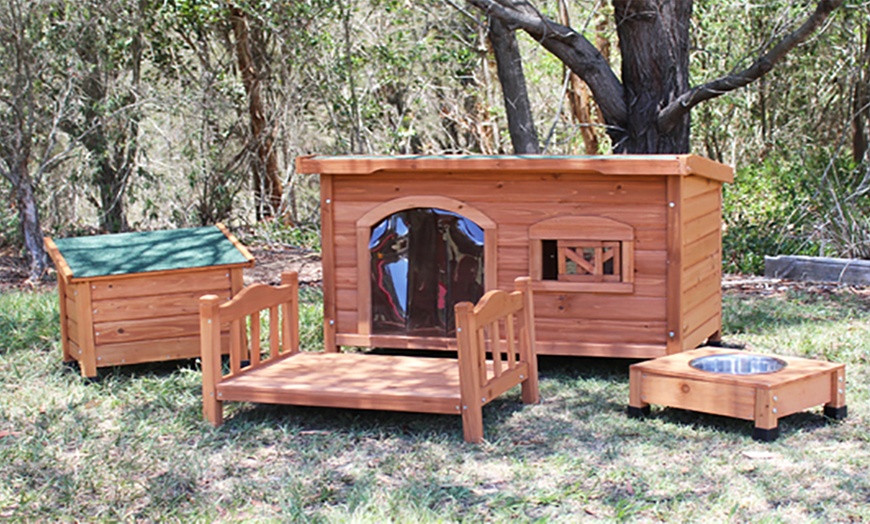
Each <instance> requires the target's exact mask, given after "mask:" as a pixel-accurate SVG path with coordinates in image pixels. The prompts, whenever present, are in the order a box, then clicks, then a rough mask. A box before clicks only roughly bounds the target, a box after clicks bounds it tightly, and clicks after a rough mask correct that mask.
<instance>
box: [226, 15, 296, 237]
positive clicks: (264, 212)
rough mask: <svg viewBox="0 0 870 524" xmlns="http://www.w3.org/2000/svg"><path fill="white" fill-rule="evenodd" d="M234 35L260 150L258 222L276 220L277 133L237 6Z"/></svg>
mask: <svg viewBox="0 0 870 524" xmlns="http://www.w3.org/2000/svg"><path fill="white" fill-rule="evenodd" d="M230 18H231V21H232V26H233V35H234V36H235V39H236V58H237V59H238V64H239V73H240V74H241V75H242V84H243V85H244V86H245V94H247V96H248V112H249V114H250V116H251V140H252V143H253V144H254V147H255V148H256V153H257V154H256V158H257V161H256V162H255V165H254V169H253V175H254V177H253V184H254V202H255V205H256V208H257V219H258V220H260V219H263V218H266V217H270V216H273V215H274V213H275V212H276V211H278V209H280V207H281V197H282V194H283V187H282V184H281V174H280V169H279V168H278V156H277V155H276V154H275V137H274V130H273V128H272V127H271V126H269V123H268V121H267V119H266V113H265V110H264V107H263V99H262V95H261V90H260V77H259V73H258V71H257V64H256V63H255V62H254V58H253V54H252V53H251V45H250V39H249V32H248V15H247V14H246V13H245V12H244V11H243V10H242V9H240V8H239V7H237V6H235V5H231V6H230Z"/></svg>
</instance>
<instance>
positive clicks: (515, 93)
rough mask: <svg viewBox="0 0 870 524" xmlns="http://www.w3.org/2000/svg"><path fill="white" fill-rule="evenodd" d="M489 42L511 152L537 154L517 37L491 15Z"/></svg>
mask: <svg viewBox="0 0 870 524" xmlns="http://www.w3.org/2000/svg"><path fill="white" fill-rule="evenodd" d="M489 41H490V43H491V44H492V49H493V52H494V54H495V62H496V66H497V68H498V80H499V82H500V83H501V89H502V94H503V95H504V104H505V108H506V110H507V117H508V132H510V135H511V144H512V145H513V148H514V153H516V154H518V155H524V154H527V155H536V154H538V153H540V152H541V150H540V146H539V145H538V132H537V131H536V130H535V120H534V117H533V116H532V106H531V103H529V93H528V89H527V88H526V77H525V75H524V74H523V62H522V58H521V57H520V48H519V45H517V36H516V34H515V33H514V31H513V30H512V29H509V28H508V27H507V26H505V25H504V23H503V22H502V21H501V20H499V19H498V18H492V19H491V20H490V25H489Z"/></svg>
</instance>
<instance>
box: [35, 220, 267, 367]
mask: <svg viewBox="0 0 870 524" xmlns="http://www.w3.org/2000/svg"><path fill="white" fill-rule="evenodd" d="M45 246H46V249H47V251H48V253H49V255H50V256H51V258H52V260H53V261H54V264H55V266H56V267H57V275H58V278H57V281H58V293H59V295H60V319H61V324H60V325H61V341H62V342H61V343H62V347H63V359H64V361H65V362H72V361H78V363H79V367H80V368H81V372H82V375H83V376H85V377H95V376H96V375H97V368H100V367H106V366H116V365H119V364H136V363H140V362H153V361H159V360H172V359H179V358H195V357H198V356H199V302H198V299H199V297H200V296H202V295H205V294H215V295H217V296H220V297H221V298H223V299H224V300H226V299H229V298H231V297H233V296H235V294H236V293H238V292H239V291H240V290H241V289H242V285H243V274H242V273H243V268H245V267H250V266H252V265H253V263H254V257H253V256H251V254H250V253H249V252H248V250H247V249H245V247H244V246H243V245H242V244H241V243H239V241H238V240H237V239H236V238H235V237H234V236H233V235H232V234H231V233H230V232H229V231H227V229H226V228H225V227H224V226H223V225H221V224H218V225H217V226H213V227H200V228H187V229H176V230H172V231H148V232H141V233H121V234H116V235H97V236H90V237H76V238H62V239H57V240H52V239H51V238H48V237H46V238H45ZM225 345H226V342H225Z"/></svg>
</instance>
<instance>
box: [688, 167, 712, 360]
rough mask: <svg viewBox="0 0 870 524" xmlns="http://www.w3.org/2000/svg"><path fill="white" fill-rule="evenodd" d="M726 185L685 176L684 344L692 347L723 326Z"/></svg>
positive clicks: (689, 347)
mask: <svg viewBox="0 0 870 524" xmlns="http://www.w3.org/2000/svg"><path fill="white" fill-rule="evenodd" d="M721 217H722V188H721V184H720V183H718V182H715V181H712V180H708V179H705V178H702V177H697V176H692V177H686V178H684V179H683V202H682V220H683V248H682V260H681V262H682V271H681V293H682V298H681V305H682V310H683V313H682V320H683V323H682V326H681V329H680V331H681V335H682V337H683V338H682V344H683V349H684V350H685V349H692V348H695V347H697V346H698V345H699V344H702V343H703V342H704V340H706V339H707V338H708V337H709V336H710V335H712V334H714V333H715V332H717V331H719V330H720V329H721V319H722V291H721V285H722V218H721Z"/></svg>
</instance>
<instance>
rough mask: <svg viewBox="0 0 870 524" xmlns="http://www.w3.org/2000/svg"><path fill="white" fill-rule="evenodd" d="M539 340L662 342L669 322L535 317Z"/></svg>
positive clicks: (566, 341) (663, 342)
mask: <svg viewBox="0 0 870 524" xmlns="http://www.w3.org/2000/svg"><path fill="white" fill-rule="evenodd" d="M535 327H536V328H537V333H538V341H539V342H545V341H551V342H565V343H570V342H572V341H582V342H609V343H615V344H620V343H632V344H661V345H664V344H665V342H666V330H667V326H666V325H665V322H664V321H663V320H657V321H627V320H590V319H579V318H578V319H553V318H545V317H544V318H542V317H540V315H539V317H538V318H537V319H536V320H535Z"/></svg>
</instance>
